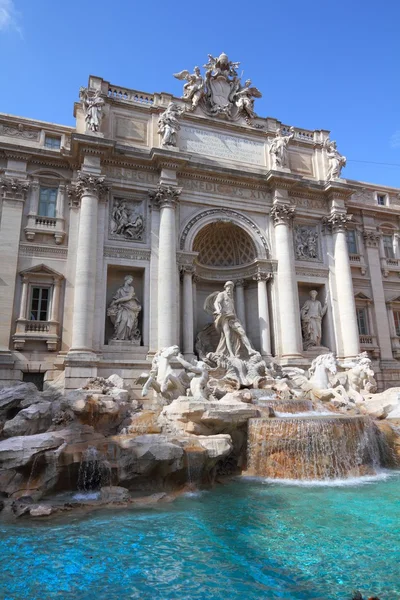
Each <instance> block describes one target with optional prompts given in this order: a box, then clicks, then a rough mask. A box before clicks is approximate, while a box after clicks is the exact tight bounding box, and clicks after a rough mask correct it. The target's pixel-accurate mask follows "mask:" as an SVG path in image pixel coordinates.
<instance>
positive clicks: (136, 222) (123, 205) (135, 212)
mask: <svg viewBox="0 0 400 600" xmlns="http://www.w3.org/2000/svg"><path fill="white" fill-rule="evenodd" d="M109 238H110V239H114V240H120V241H124V240H126V241H130V242H144V238H145V216H144V202H143V201H137V200H130V199H127V198H118V197H115V198H113V201H112V204H111V207H110V221H109Z"/></svg>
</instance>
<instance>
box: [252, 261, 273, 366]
mask: <svg viewBox="0 0 400 600" xmlns="http://www.w3.org/2000/svg"><path fill="white" fill-rule="evenodd" d="M270 277H271V273H261V272H259V273H257V275H255V276H254V277H253V279H254V280H255V281H257V295H258V326H259V329H260V351H261V356H262V357H263V358H264V357H270V356H271V331H270V325H269V312H268V294H267V281H268V279H270Z"/></svg>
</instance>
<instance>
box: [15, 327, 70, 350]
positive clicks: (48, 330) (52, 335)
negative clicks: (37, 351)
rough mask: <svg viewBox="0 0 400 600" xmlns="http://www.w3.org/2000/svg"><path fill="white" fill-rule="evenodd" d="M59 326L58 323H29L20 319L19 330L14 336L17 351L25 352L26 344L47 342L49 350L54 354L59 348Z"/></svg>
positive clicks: (17, 329)
mask: <svg viewBox="0 0 400 600" xmlns="http://www.w3.org/2000/svg"><path fill="white" fill-rule="evenodd" d="M58 326H59V324H58V323H57V322H56V321H28V320H27V319H18V320H17V328H16V331H15V334H14V335H13V342H14V348H15V350H23V349H24V347H25V344H26V342H29V341H34V342H46V344H47V349H48V350H49V351H50V352H54V351H56V350H57V348H58V342H59V335H58Z"/></svg>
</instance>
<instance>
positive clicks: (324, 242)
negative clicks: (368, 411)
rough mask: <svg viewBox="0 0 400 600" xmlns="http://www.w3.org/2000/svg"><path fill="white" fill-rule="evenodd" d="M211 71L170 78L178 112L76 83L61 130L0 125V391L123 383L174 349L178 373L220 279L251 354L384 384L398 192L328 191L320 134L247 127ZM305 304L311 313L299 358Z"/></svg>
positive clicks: (393, 319) (220, 67) (399, 269)
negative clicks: (180, 87)
mask: <svg viewBox="0 0 400 600" xmlns="http://www.w3.org/2000/svg"><path fill="white" fill-rule="evenodd" d="M211 59H212V61H214V62H212V61H211ZM210 61H211V62H210V63H209V64H208V65H207V71H206V73H205V75H204V76H203V75H202V74H201V72H200V70H198V71H196V72H195V73H194V74H190V73H189V72H188V71H182V72H181V73H178V74H177V75H176V76H177V77H178V79H182V81H184V80H186V81H187V83H186V84H185V89H184V93H183V96H182V98H176V97H173V96H172V95H169V94H166V93H161V94H158V93H155V94H147V93H144V92H140V91H137V90H130V89H125V88H121V87H118V86H114V85H111V84H110V83H108V82H107V81H104V80H103V79H101V78H98V77H90V79H89V82H88V86H87V88H82V90H81V92H80V102H77V103H76V104H75V108H74V114H75V117H76V127H74V128H72V127H64V126H58V125H54V124H49V123H45V122H38V121H33V120H30V119H23V118H19V117H12V116H9V115H4V114H3V115H0V145H1V154H0V187H1V212H0V256H1V264H2V268H1V270H0V305H1V307H2V311H1V319H0V381H1V383H2V384H6V383H9V382H11V381H15V380H21V379H23V378H24V379H26V380H27V379H29V378H30V377H34V375H35V374H36V375H38V374H44V378H45V380H50V379H53V378H54V377H56V376H57V375H58V374H59V372H60V370H65V376H66V385H67V387H69V388H73V387H78V386H79V385H81V384H82V383H83V382H84V381H86V379H87V378H88V377H95V376H103V377H108V376H109V375H111V374H112V373H118V374H119V375H121V376H122V377H124V379H125V380H128V381H131V382H133V381H134V380H135V379H136V378H137V377H138V376H139V374H140V373H141V372H142V371H143V370H146V369H148V365H149V363H148V359H149V358H151V357H152V356H153V355H154V354H155V352H156V351H157V350H159V349H160V348H163V347H167V346H171V345H174V344H178V345H179V346H180V348H181V350H182V352H183V353H184V356H185V358H186V359H190V358H193V356H194V354H197V352H196V340H198V339H199V337H198V336H199V334H200V338H201V332H202V331H203V330H205V329H206V328H207V327H209V326H210V324H212V322H213V319H212V316H210V315H209V314H207V312H205V311H204V310H203V305H204V302H205V300H206V298H207V297H208V296H209V295H210V294H211V293H212V292H214V291H217V290H219V291H221V290H222V289H223V285H224V283H225V282H226V281H228V280H229V281H233V282H234V283H235V301H236V310H237V313H238V316H239V318H240V321H241V322H242V324H243V326H244V327H245V329H246V332H247V334H248V337H249V339H250V341H251V343H252V345H253V346H254V348H256V349H257V350H258V351H259V352H260V353H261V355H262V356H263V357H271V356H274V357H275V360H276V362H280V363H281V364H283V365H284V364H295V365H299V366H302V367H305V366H307V365H309V364H310V361H311V360H312V358H314V357H315V356H316V354H317V353H318V352H319V351H320V350H321V348H322V349H324V350H325V351H326V352H328V351H333V352H334V353H336V354H337V356H338V357H339V359H349V358H352V357H354V356H355V355H357V354H358V353H359V351H365V350H366V351H367V352H368V353H369V355H370V357H371V358H372V359H373V367H374V370H375V373H376V377H377V380H378V383H379V386H380V388H381V389H383V388H384V387H389V386H394V385H400V364H399V362H398V361H399V360H400V250H399V245H398V239H399V217H400V190H397V189H393V188H388V187H385V186H374V185H372V184H367V183H363V182H358V181H350V180H346V179H343V178H341V177H343V174H341V173H340V171H341V169H342V167H344V166H345V158H344V157H343V156H342V155H341V154H340V153H339V152H338V150H337V148H336V144H335V143H334V142H332V141H331V140H330V139H329V132H328V131H324V130H318V131H308V130H304V129H301V128H297V127H290V126H288V125H285V124H283V123H281V122H279V121H277V120H276V119H274V118H261V117H259V116H257V115H256V113H255V112H254V98H258V97H260V95H261V94H260V92H258V90H257V88H254V87H250V85H251V82H246V84H245V85H244V86H243V85H242V84H241V82H240V80H239V79H238V76H237V72H236V70H235V68H236V67H235V65H237V63H231V62H230V61H229V60H228V59H227V57H226V58H224V55H221V56H220V57H218V58H215V59H214V58H213V57H211V58H210ZM258 83H259V82H258ZM224 94H225V95H226V97H225V96H224ZM224 98H225V99H224ZM127 276H130V277H131V279H129V278H128V279H129V281H131V280H132V286H130V284H129V285H128V286H127V288H126V292H124V293H122V292H121V297H123V298H125V299H124V300H123V302H122V303H119V300H118V299H117V301H115V300H114V301H113V298H115V294H116V293H117V291H118V290H120V289H122V287H123V286H124V281H125V280H126V279H125V278H126V277H127ZM130 287H132V289H133V290H134V291H133V292H131V291H130ZM128 288H129V289H128ZM312 290H315V291H316V292H317V294H318V298H319V300H320V302H321V304H322V305H324V306H325V304H324V303H325V301H326V304H327V310H326V312H324V315H323V319H322V325H321V327H322V337H321V340H320V338H319V336H317V338H318V341H320V346H318V347H315V348H313V347H312V344H311V347H310V344H309V343H308V342H307V344H304V339H303V335H304V332H303V331H302V320H304V319H301V318H300V309H301V307H303V305H304V303H305V302H306V300H307V299H308V298H309V294H310V292H311V291H312ZM124 294H125V296H124ZM128 296H129V298H128ZM127 298H128V299H127ZM126 299H127V300H126ZM112 301H113V302H114V304H113V307H114V308H115V310H114V312H113V318H114V321H115V319H117V325H115V322H111V320H110V316H109V315H108V314H107V309H108V308H109V306H110V303H111V302H112ZM125 301H126V306H124V305H123V303H124V302H125ZM115 302H116V304H117V305H118V306H117V307H116V306H115ZM135 303H136V304H135ZM135 306H137V307H138V306H140V307H141V310H139V309H137V310H136V311H135ZM303 328H304V327H303ZM117 330H118V331H123V332H124V333H123V334H116V333H115V332H116V331H117ZM118 336H119V337H118ZM121 338H122V339H121ZM305 347H307V349H304V348H305ZM38 377H39V378H40V375H38Z"/></svg>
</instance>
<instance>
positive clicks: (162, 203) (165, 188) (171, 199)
mask: <svg viewBox="0 0 400 600" xmlns="http://www.w3.org/2000/svg"><path fill="white" fill-rule="evenodd" d="M181 192H182V188H178V187H173V186H172V185H159V186H158V187H157V189H155V190H149V197H150V201H151V202H152V205H153V207H154V208H160V209H161V208H167V207H169V208H175V207H176V205H177V204H178V202H179V196H180V195H181Z"/></svg>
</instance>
